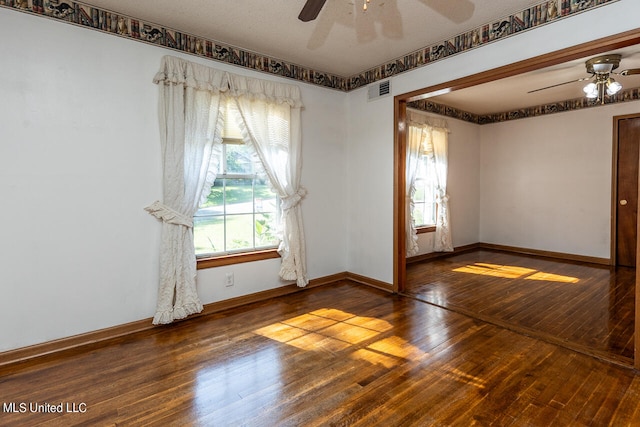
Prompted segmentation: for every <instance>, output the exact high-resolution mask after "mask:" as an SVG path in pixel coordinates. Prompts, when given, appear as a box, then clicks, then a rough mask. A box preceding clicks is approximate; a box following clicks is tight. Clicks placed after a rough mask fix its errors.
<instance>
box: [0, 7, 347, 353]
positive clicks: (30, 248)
mask: <svg viewBox="0 0 640 427" xmlns="http://www.w3.org/2000/svg"><path fill="white" fill-rule="evenodd" d="M0 37H1V38H2V39H3V40H5V41H6V42H5V43H1V44H0V58H1V62H2V64H3V67H2V68H3V72H2V74H3V76H2V79H0V94H2V102H0V197H1V198H2V201H3V203H2V208H1V209H0V224H2V226H0V267H1V268H0V269H1V272H2V276H1V278H0V281H1V282H0V289H1V290H2V298H0V324H3V325H5V328H4V329H3V331H4V332H3V333H2V335H1V337H0V351H4V350H9V349H13V348H18V347H23V346H27V345H30V344H36V343H40V342H44V341H49V340H53V339H57V338H62V337H67V336H71V335H75V334H79V333H84V332H88V331H93V330H97V329H101V328H105V327H110V326H114V325H118V324H123V323H127V322H131V321H135V320H140V319H145V318H150V317H152V316H153V314H154V309H155V300H156V293H157V290H156V289H157V281H158V244H159V233H160V225H159V223H158V221H157V220H156V219H155V218H153V217H152V216H150V215H149V214H147V213H146V212H145V211H144V210H143V208H144V207H145V206H147V205H148V204H150V203H151V202H153V201H154V200H156V199H160V198H161V190H162V189H161V163H160V147H159V139H158V129H157V128H158V124H157V123H158V121H157V115H156V111H157V87H156V86H155V85H154V84H152V78H153V76H154V74H155V72H156V71H157V69H158V67H159V65H160V58H161V57H162V56H163V55H165V54H173V55H178V56H180V55H179V54H176V53H173V52H170V51H168V50H165V49H162V48H159V47H156V46H150V45H145V44H142V43H137V42H133V41H130V40H125V39H122V38H118V37H114V36H112V35H107V34H101V33H98V32H96V31H92V30H88V29H84V28H79V27H75V26H71V25H67V24H62V23H59V22H55V21H52V20H47V19H43V18H40V17H34V16H29V15H27V14H24V13H21V12H16V11H12V10H8V9H4V8H0ZM184 57H185V58H187V59H190V60H194V61H197V62H200V63H204V64H207V65H210V66H213V67H217V68H221V69H226V70H229V71H231V72H236V73H239V74H250V75H252V76H255V77H259V78H266V79H277V78H275V77H273V76H270V75H267V74H261V73H255V72H251V71H249V70H245V69H241V68H235V67H231V66H227V65H226V64H220V63H217V62H213V61H207V60H205V59H200V58H195V57H192V56H186V55H185V56H184ZM282 81H286V82H291V81H290V80H284V79H283V80H282ZM301 89H302V96H303V102H304V103H305V107H306V108H305V110H304V111H303V115H302V116H303V117H302V120H303V129H304V131H303V132H304V134H303V163H304V166H303V175H302V183H303V185H305V186H306V187H307V189H308V192H309V194H308V196H307V198H306V199H305V200H304V201H303V202H302V206H303V215H304V220H305V231H306V234H307V239H308V242H307V251H308V252H307V253H308V262H309V265H308V267H309V268H308V270H309V276H310V278H316V277H322V276H326V275H330V274H334V273H338V272H343V271H345V270H346V247H347V240H346V237H347V233H346V220H345V217H344V214H343V212H345V211H346V190H345V189H344V180H345V178H346V163H345V161H344V159H345V154H346V153H345V151H346V146H345V144H344V140H345V137H346V123H345V121H344V119H343V117H344V114H345V99H346V95H345V94H343V93H339V92H336V91H331V90H326V89H323V88H319V87H315V86H312V85H305V84H301ZM329 206H330V207H331V208H332V209H330V210H329V209H328V208H327V207H329ZM278 265H279V264H278V260H265V261H260V262H256V263H247V264H239V265H236V266H232V267H225V268H219V269H209V270H202V271H200V272H199V274H198V292H199V294H200V295H201V298H202V300H203V303H209V302H213V301H218V300H221V299H226V298H230V297H234V296H238V295H243V294H248V293H254V292H258V291H261V290H264V289H269V288H274V287H278V286H282V283H281V282H280V280H279V279H278V278H277V271H278ZM229 270H231V271H234V273H235V286H234V287H233V288H224V287H223V286H222V283H223V280H222V276H223V273H224V272H225V271H229ZM9 325H13V326H11V327H10V326H9Z"/></svg>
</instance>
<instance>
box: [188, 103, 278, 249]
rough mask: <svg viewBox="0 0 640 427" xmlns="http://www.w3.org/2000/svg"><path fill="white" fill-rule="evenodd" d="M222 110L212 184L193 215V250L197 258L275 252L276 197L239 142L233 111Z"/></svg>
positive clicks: (248, 148)
mask: <svg viewBox="0 0 640 427" xmlns="http://www.w3.org/2000/svg"><path fill="white" fill-rule="evenodd" d="M226 110H227V111H226V116H227V117H226V119H225V131H224V136H223V140H222V154H221V158H220V163H219V168H218V172H217V174H216V180H215V181H214V184H213V186H212V187H211V193H210V194H209V197H208V198H207V200H206V201H205V202H204V203H203V204H202V205H201V206H200V208H199V209H198V211H197V212H196V214H195V215H194V227H193V233H194V236H193V237H194V246H195V251H196V256H197V257H200V258H202V257H214V256H221V255H229V254H235V253H244V252H251V251H256V250H263V249H267V248H275V247H277V245H278V243H279V239H278V238H277V237H276V229H277V227H278V224H277V221H278V218H279V214H278V211H279V200H278V197H277V196H276V194H275V193H274V192H273V190H272V189H271V186H270V185H269V182H268V178H267V177H266V175H265V174H264V169H263V168H262V165H261V163H260V161H259V160H258V158H257V156H256V154H255V151H254V149H253V147H252V146H251V145H250V144H246V143H245V142H244V141H243V140H242V135H241V133H240V129H239V128H238V127H237V125H236V123H237V122H236V118H235V117H234V116H235V115H236V114H238V113H237V111H235V110H233V109H232V108H227V109H226Z"/></svg>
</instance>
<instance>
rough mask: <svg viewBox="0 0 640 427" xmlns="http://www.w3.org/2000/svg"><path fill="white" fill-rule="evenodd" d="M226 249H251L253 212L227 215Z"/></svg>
mask: <svg viewBox="0 0 640 427" xmlns="http://www.w3.org/2000/svg"><path fill="white" fill-rule="evenodd" d="M226 243H227V251H235V250H240V249H253V214H244V215H227V238H226Z"/></svg>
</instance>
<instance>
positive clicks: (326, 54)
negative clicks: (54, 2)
mask: <svg viewBox="0 0 640 427" xmlns="http://www.w3.org/2000/svg"><path fill="white" fill-rule="evenodd" d="M86 3H88V4H91V5H93V6H95V7H99V8H102V9H107V10H111V11H113V12H118V13H121V14H125V15H128V16H133V17H136V18H138V19H142V20H148V21H151V22H154V23H156V24H160V25H164V26H167V27H170V28H174V29H177V30H181V31H184V32H188V33H190V34H193V35H196V36H200V37H204V38H207V39H211V40H215V41H218V42H221V43H225V44H230V45H233V46H236V47H239V48H242V49H244V50H249V51H254V52H258V53H261V54H264V55H268V56H271V57H275V58H278V59H281V60H285V61H287V62H290V63H294V64H298V65H302V66H305V67H309V68H311V69H315V70H318V71H325V72H329V73H333V74H336V75H339V76H345V77H346V76H351V75H354V74H357V73H359V72H362V71H364V70H367V69H369V68H372V67H375V66H377V65H380V64H383V63H385V62H388V61H390V60H393V59H395V58H398V57H401V56H404V55H405V54H408V53H410V52H413V51H415V50H418V49H420V48H423V47H426V46H431V45H433V44H435V43H438V42H441V41H443V40H447V39H449V38H451V37H453V36H455V35H457V34H461V33H463V32H465V31H468V30H471V29H474V28H478V27H480V26H482V25H483V24H486V23H489V22H494V21H496V20H498V19H499V18H502V17H505V16H508V15H510V14H512V13H515V12H519V11H521V10H524V9H526V8H528V7H530V6H532V5H535V4H540V3H542V1H541V0H509V1H505V0H370V4H369V8H368V10H367V11H366V12H364V11H363V10H362V0H353V1H350V0H327V2H326V4H325V6H324V7H323V9H322V10H321V11H320V15H319V16H318V18H317V19H316V20H314V21H311V22H301V21H300V20H298V14H299V13H300V10H301V9H302V7H303V5H304V3H305V1H304V0H268V1H264V0H263V1H257V0H232V1H229V0H206V1H205V0H180V1H175V0H137V1H129V0H89V1H87V2H86Z"/></svg>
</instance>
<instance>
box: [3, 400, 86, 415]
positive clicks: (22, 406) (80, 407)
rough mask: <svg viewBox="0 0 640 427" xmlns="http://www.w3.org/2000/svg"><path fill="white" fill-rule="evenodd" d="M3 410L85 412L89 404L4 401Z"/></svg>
mask: <svg viewBox="0 0 640 427" xmlns="http://www.w3.org/2000/svg"><path fill="white" fill-rule="evenodd" d="M2 412H5V413H9V412H10V413H17V414H25V413H49V412H51V413H61V414H62V413H65V414H68V413H85V412H87V404H86V403H84V402H81V403H76V402H60V403H57V404H53V403H39V402H3V403H2Z"/></svg>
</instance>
